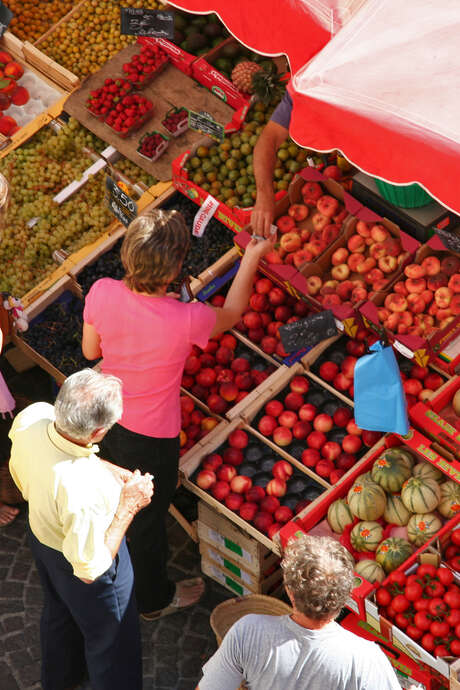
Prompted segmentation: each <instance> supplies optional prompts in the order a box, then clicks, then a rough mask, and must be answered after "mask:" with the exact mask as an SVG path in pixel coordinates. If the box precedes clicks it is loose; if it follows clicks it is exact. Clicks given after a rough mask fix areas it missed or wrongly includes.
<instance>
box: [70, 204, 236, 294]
mask: <svg viewBox="0 0 460 690" xmlns="http://www.w3.org/2000/svg"><path fill="white" fill-rule="evenodd" d="M162 208H163V209H164V210H167V211H169V210H173V209H174V210H176V211H180V212H181V213H182V215H183V216H184V218H185V222H186V223H187V226H188V227H189V228H190V232H191V230H192V227H193V219H194V217H195V215H196V213H197V211H198V208H199V207H198V206H197V205H196V204H194V203H193V201H190V200H189V199H187V197H185V196H183V194H179V193H177V194H174V196H172V197H171V199H169V200H168V202H167V203H166V204H165V205H164V206H162ZM233 238H234V233H233V232H232V231H231V230H229V229H228V228H227V227H225V225H222V223H219V221H217V220H215V219H213V218H211V220H210V221H209V223H208V225H207V227H206V230H205V232H204V235H203V236H202V237H193V235H191V246H190V250H189V252H188V254H187V256H186V257H185V261H184V263H183V266H182V270H181V272H180V274H179V276H178V277H177V278H176V280H175V281H174V283H173V284H172V285H171V289H172V290H177V289H178V287H179V286H180V284H181V282H182V281H183V280H184V278H185V277H186V276H193V277H194V278H196V277H197V276H198V275H199V274H200V273H202V272H203V271H204V270H205V268H207V267H208V266H210V265H211V264H213V263H214V262H215V261H217V259H219V258H220V257H221V256H222V255H223V254H225V252H226V251H228V250H229V249H231V247H232V246H233ZM121 243H122V240H119V241H118V242H117V243H116V244H115V245H114V246H113V248H112V249H111V250H110V251H108V252H106V253H105V254H102V255H101V256H100V257H99V258H98V259H97V261H95V262H94V263H92V264H91V265H90V266H86V268H84V269H83V271H82V272H81V273H80V274H79V275H78V277H77V280H78V282H79V284H80V285H81V288H82V290H83V294H84V295H86V294H87V293H88V291H89V289H90V287H91V285H92V284H93V283H94V282H95V281H96V280H99V278H104V277H106V276H108V277H110V278H114V279H115V280H120V279H121V278H122V277H123V275H124V270H123V266H122V265H121V260H120V247H121Z"/></svg>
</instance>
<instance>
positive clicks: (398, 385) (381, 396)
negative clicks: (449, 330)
mask: <svg viewBox="0 0 460 690" xmlns="http://www.w3.org/2000/svg"><path fill="white" fill-rule="evenodd" d="M369 349H370V350H371V354H369V355H364V357H360V358H359V359H358V361H357V362H356V366H355V373H354V400H355V422H356V424H357V425H358V426H359V427H360V428H361V429H368V430H369V431H391V432H394V433H396V434H401V435H402V436H404V435H405V434H407V432H408V431H409V420H408V417H407V405H406V396H405V394H404V389H403V385H402V380H401V375H400V373H399V367H398V363H397V361H396V357H395V353H394V352H393V348H392V347H385V346H384V345H383V343H381V342H379V341H377V342H375V343H374V344H373V345H371V346H370V348H369Z"/></svg>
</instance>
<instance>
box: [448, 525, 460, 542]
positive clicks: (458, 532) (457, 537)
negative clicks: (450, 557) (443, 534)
mask: <svg viewBox="0 0 460 690" xmlns="http://www.w3.org/2000/svg"><path fill="white" fill-rule="evenodd" d="M450 540H451V542H452V544H455V546H460V529H454V531H453V532H452V534H451V535H450Z"/></svg>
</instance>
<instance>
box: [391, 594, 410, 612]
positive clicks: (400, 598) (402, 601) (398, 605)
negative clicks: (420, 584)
mask: <svg viewBox="0 0 460 690" xmlns="http://www.w3.org/2000/svg"><path fill="white" fill-rule="evenodd" d="M391 606H392V607H393V609H394V610H395V611H396V613H402V612H403V611H406V610H407V609H408V608H409V606H410V601H409V600H408V599H406V597H405V596H404V594H397V595H396V596H395V598H394V599H393V601H392V602H391Z"/></svg>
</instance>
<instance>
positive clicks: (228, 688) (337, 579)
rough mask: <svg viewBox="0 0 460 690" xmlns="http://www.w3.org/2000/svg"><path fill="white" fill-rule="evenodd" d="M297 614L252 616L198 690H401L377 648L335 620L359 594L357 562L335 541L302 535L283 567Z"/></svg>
mask: <svg viewBox="0 0 460 690" xmlns="http://www.w3.org/2000/svg"><path fill="white" fill-rule="evenodd" d="M281 565H282V568H283V571H284V585H285V588H286V592H287V594H288V596H289V599H290V601H291V604H292V608H293V613H292V614H291V615H286V616H265V615H253V614H251V615H248V616H244V617H243V618H241V619H240V620H239V621H237V622H236V623H235V624H234V625H233V626H232V627H231V628H230V630H229V631H228V632H227V634H226V635H225V637H224V639H223V641H222V644H221V646H220V648H219V649H218V650H217V652H216V653H215V654H214V656H213V657H211V659H210V660H209V661H208V662H207V663H206V664H205V666H204V667H203V678H202V680H201V681H200V684H199V686H198V688H197V690H216V688H219V690H236V688H238V687H239V686H240V684H241V682H242V681H243V680H244V681H246V682H247V684H248V687H249V688H251V690H300V689H301V688H308V690H401V686H400V685H399V682H398V680H397V678H396V674H395V672H394V671H393V669H392V667H391V664H390V662H389V661H388V659H387V658H386V656H385V654H384V653H383V652H382V651H381V650H380V648H379V647H378V646H377V645H376V644H375V643H373V642H369V641H368V640H364V639H362V638H360V637H358V636H357V635H354V634H353V633H351V632H349V631H348V630H345V629H344V628H341V627H340V625H338V624H337V623H336V622H335V621H334V619H335V618H336V617H337V616H338V614H339V613H340V611H341V609H342V607H343V606H344V605H345V602H346V600H347V598H348V597H349V595H350V592H351V590H352V587H353V579H354V574H353V561H352V559H351V556H350V554H349V553H348V551H347V550H346V549H345V548H344V547H343V546H342V545H341V544H339V542H337V541H335V540H334V539H330V538H329V537H311V536H308V535H306V534H305V535H301V536H299V538H298V539H296V540H292V541H291V542H290V543H289V544H288V546H287V548H286V551H285V554H284V558H283V561H282V564H281Z"/></svg>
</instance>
